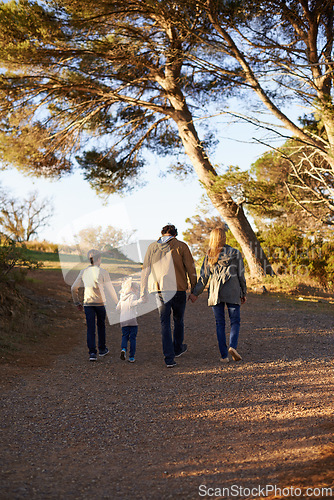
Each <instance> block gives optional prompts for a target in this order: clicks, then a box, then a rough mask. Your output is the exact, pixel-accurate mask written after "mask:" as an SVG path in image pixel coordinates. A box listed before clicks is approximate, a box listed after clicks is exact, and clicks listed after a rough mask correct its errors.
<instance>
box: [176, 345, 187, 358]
mask: <svg viewBox="0 0 334 500" xmlns="http://www.w3.org/2000/svg"><path fill="white" fill-rule="evenodd" d="M187 350H188V346H187V344H182V347H181V352H179V354H175V357H176V358H179V357H180V356H182V354H183V353H185V352H186V351H187Z"/></svg>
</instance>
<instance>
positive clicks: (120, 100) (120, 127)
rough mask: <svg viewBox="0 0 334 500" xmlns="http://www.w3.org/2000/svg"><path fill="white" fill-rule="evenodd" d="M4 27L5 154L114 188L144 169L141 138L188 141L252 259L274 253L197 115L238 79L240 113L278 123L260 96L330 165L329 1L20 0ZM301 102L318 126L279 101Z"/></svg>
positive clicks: (39, 171)
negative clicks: (223, 178)
mask: <svg viewBox="0 0 334 500" xmlns="http://www.w3.org/2000/svg"><path fill="white" fill-rule="evenodd" d="M0 32H1V34H0V48H1V56H0V57H1V65H2V67H3V68H5V69H6V71H3V73H2V74H1V76H0V118H1V120H2V132H1V136H0V159H1V160H2V161H3V162H4V163H5V164H10V165H16V166H18V167H19V168H21V169H23V170H25V171H27V172H30V173H33V174H35V175H51V176H59V175H62V174H63V173H68V172H69V171H71V169H73V167H74V166H75V165H77V164H79V165H80V167H81V168H82V170H83V171H84V175H85V177H86V178H87V180H89V182H90V183H91V184H92V185H93V186H94V187H95V188H96V189H98V190H99V191H102V192H105V193H112V192H115V191H119V190H128V189H132V188H133V186H134V185H135V184H136V183H137V182H138V178H139V172H140V169H141V167H142V165H143V162H144V156H143V153H144V152H145V149H152V150H153V151H154V152H155V153H157V154H169V153H173V155H181V157H180V159H179V162H180V163H182V162H184V158H182V154H183V153H186V155H187V157H188V161H190V163H191V165H192V167H193V169H194V170H195V172H196V173H197V175H198V177H199V180H200V181H201V183H202V184H203V186H204V187H205V189H206V190H207V192H208V194H209V197H210V199H211V201H212V203H213V204H214V206H215V207H216V208H217V209H218V211H219V212H220V214H221V216H222V217H223V218H224V219H225V220H226V222H227V223H228V225H229V227H230V228H231V230H232V232H233V234H234V235H235V237H236V239H237V240H238V241H239V242H240V245H241V247H242V248H243V251H244V253H245V257H246V259H247V260H248V262H249V264H250V269H251V270H253V271H256V269H258V268H259V266H260V267H262V269H264V268H265V267H266V266H267V264H265V261H266V259H265V257H264V256H263V255H262V252H261V248H260V247H259V244H258V241H257V239H256V236H255V234H254V231H253V230H252V228H251V226H250V224H249V222H248V221H247V219H246V217H245V214H244V212H243V209H242V206H240V205H238V204H237V203H235V202H234V200H233V199H232V198H231V196H230V195H229V193H228V191H226V190H222V189H221V188H220V189H217V186H216V187H215V181H216V180H217V179H218V176H217V172H216V171H215V168H214V167H213V165H212V163H211V162H210V159H209V151H208V148H207V145H208V143H207V142H206V141H205V138H204V137H202V138H201V139H200V138H199V135H198V132H197V130H196V128H195V125H194V123H195V119H196V121H197V120H203V119H204V117H205V116H206V115H208V113H209V112H210V103H211V104H212V102H214V103H215V106H216V107H217V108H218V109H217V112H225V113H226V112H228V113H231V110H229V109H228V108H227V104H226V102H227V99H228V98H229V97H230V96H231V95H233V94H235V93H236V92H237V93H239V94H240V96H241V97H242V98H243V99H244V100H247V102H248V103H250V104H251V106H248V108H249V113H250V114H249V115H248V117H246V113H245V116H243V117H242V118H245V119H249V120H252V121H253V122H254V121H255V120H256V123H257V124H258V125H261V126H262V127H265V126H267V127H269V128H270V129H272V128H273V124H271V125H270V126H268V125H265V124H264V123H263V121H264V120H266V118H264V120H262V123H261V122H260V118H262V116H263V115H262V114H263V112H264V109H266V110H267V111H268V112H269V113H270V114H271V115H272V116H273V117H274V119H275V120H276V123H277V122H280V123H281V124H282V125H283V127H284V128H285V129H287V130H288V131H289V133H292V134H294V136H295V137H296V138H297V140H298V141H300V142H301V144H302V145H303V146H306V147H308V148H310V149H311V152H314V151H315V152H316V154H318V155H320V156H321V157H322V158H323V159H324V161H325V162H326V163H327V164H328V165H329V168H330V169H331V171H332V170H333V169H334V155H333V151H334V113H333V103H332V94H331V93H332V85H333V60H332V50H333V2H332V1H331V0H322V1H320V0H312V1H311V0H310V1H307V0H269V1H265V2H264V1H259V0H255V1H253V0H252V1H250V0H246V1H241V0H201V1H198V0H176V1H174V0H173V1H170V0H157V1H152V0H126V1H122V2H121V1H117V0H116V1H115V0H113V1H110V0H96V1H94V2H88V1H87V0H80V1H78V0H57V1H56V0H53V1H48V2H46V1H43V0H39V1H38V2H37V1H29V0H18V1H17V2H15V1H14V0H12V1H11V2H9V3H6V4H4V3H2V4H0ZM252 95H254V99H253V98H252V97H251V96H252ZM297 101H299V102H301V103H303V105H306V106H308V107H309V108H311V110H312V111H314V110H315V109H316V110H317V112H318V115H319V121H321V123H322V126H323V128H324V131H325V133H324V134H323V136H322V137H320V136H318V135H317V134H314V132H312V133H310V132H308V131H307V130H305V129H303V127H300V126H298V125H297V124H296V123H295V121H294V120H293V119H292V118H291V117H289V116H288V115H287V114H286V113H285V109H289V105H290V104H291V102H297ZM245 108H246V106H245ZM254 111H255V114H254ZM238 118H241V117H240V116H238ZM311 160H312V158H311Z"/></svg>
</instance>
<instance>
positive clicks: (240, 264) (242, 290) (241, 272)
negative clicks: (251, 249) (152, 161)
mask: <svg viewBox="0 0 334 500" xmlns="http://www.w3.org/2000/svg"><path fill="white" fill-rule="evenodd" d="M237 273H238V279H239V283H240V297H241V303H242V304H244V303H245V302H246V293H247V286H246V278H245V266H244V261H243V258H242V255H241V253H240V252H239V255H238V268H237Z"/></svg>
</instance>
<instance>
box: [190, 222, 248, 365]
mask: <svg viewBox="0 0 334 500" xmlns="http://www.w3.org/2000/svg"><path fill="white" fill-rule="evenodd" d="M209 280H210V282H209ZM208 282H209V295H208V305H209V306H212V309H213V313H214V316H215V320H216V333H217V340H218V346H219V351H220V354H221V359H220V361H221V362H222V363H228V362H229V357H228V354H230V355H231V357H232V359H233V360H234V361H240V360H241V359H242V358H241V356H240V354H239V353H238V351H237V347H238V338H239V331H240V305H241V304H244V303H245V302H246V280H245V274H244V263H243V259H242V256H241V253H240V252H239V250H237V249H236V248H232V247H231V246H230V245H227V244H226V232H225V230H224V229H223V228H216V229H213V230H212V231H211V233H210V239H209V248H208V251H207V254H206V255H205V258H204V261H203V264H202V267H201V271H200V277H199V279H198V281H197V283H196V286H195V287H194V289H193V291H192V293H191V294H190V295H189V299H190V300H191V301H192V302H195V301H196V300H197V298H198V296H199V295H200V294H201V293H202V292H203V290H204V288H205V286H206V285H207V283H208ZM225 304H226V307H227V311H228V315H229V318H230V325H231V330H230V342H229V349H227V345H226V335H225Z"/></svg>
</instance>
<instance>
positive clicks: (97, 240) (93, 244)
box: [74, 226, 135, 251]
mask: <svg viewBox="0 0 334 500" xmlns="http://www.w3.org/2000/svg"><path fill="white" fill-rule="evenodd" d="M134 233H135V231H124V230H123V229H119V228H115V227H113V226H107V227H106V228H103V227H102V226H95V227H86V228H84V229H81V231H79V232H78V234H77V235H75V236H74V238H75V240H76V241H77V242H78V245H79V246H80V248H82V249H85V250H89V249H90V248H95V249H97V250H101V251H102V250H104V251H105V250H110V249H113V248H116V249H117V248H118V247H120V246H122V245H127V244H128V243H129V240H130V238H131V237H132V236H133V234H134Z"/></svg>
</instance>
